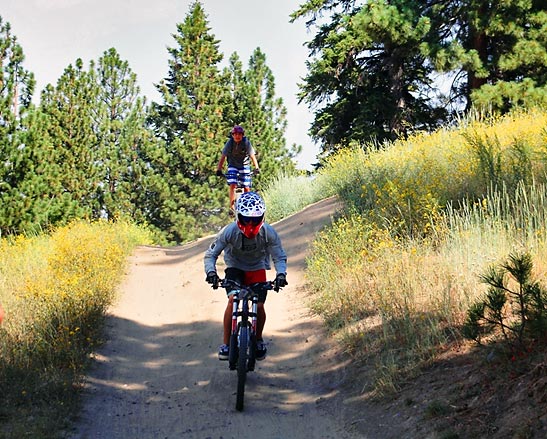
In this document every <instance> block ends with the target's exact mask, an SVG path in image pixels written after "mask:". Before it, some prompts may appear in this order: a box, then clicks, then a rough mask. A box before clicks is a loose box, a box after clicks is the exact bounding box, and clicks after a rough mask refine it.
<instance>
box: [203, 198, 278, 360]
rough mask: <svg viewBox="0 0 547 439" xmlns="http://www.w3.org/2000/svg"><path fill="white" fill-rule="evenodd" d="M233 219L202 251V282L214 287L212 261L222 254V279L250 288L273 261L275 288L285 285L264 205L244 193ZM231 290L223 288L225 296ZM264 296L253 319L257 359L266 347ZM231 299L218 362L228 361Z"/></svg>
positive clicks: (275, 236)
mask: <svg viewBox="0 0 547 439" xmlns="http://www.w3.org/2000/svg"><path fill="white" fill-rule="evenodd" d="M235 210H236V220H235V221H234V222H232V223H231V224H228V225H227V226H225V227H224V228H223V229H222V230H221V231H220V232H219V233H218V235H217V236H216V238H215V240H214V241H213V242H212V243H211V245H210V246H209V248H208V249H207V250H206V251H205V256H204V259H203V261H204V267H205V273H206V274H207V277H206V279H205V281H206V282H208V283H210V284H211V285H213V288H216V287H218V283H219V281H220V279H219V277H218V275H217V271H216V262H217V259H218V257H219V256H220V254H221V253H222V251H224V261H225V263H226V267H227V268H226V269H225V273H226V274H225V278H226V279H231V280H234V281H236V282H239V283H240V284H243V285H251V284H253V283H256V282H266V270H269V269H270V268H271V267H270V259H271V260H272V261H273V264H274V267H275V271H276V273H277V276H276V278H275V288H276V289H279V288H282V287H284V286H286V285H287V256H286V254H285V250H284V249H283V246H282V244H281V239H280V238H279V235H278V234H277V232H276V231H275V229H274V228H273V227H272V226H271V225H270V224H268V223H266V222H264V213H265V212H266V205H265V203H264V200H263V199H262V197H261V196H260V195H258V194H257V193H256V192H245V193H243V194H241V196H240V197H239V198H238V200H237V203H236V206H235ZM230 291H231V289H230V290H228V289H227V291H226V292H227V293H228V294H229V292H230ZM266 296H267V293H266V292H263V293H261V294H260V296H259V298H258V316H257V328H256V338H257V360H263V359H264V358H266V352H267V348H266V344H265V343H264V339H263V336H262V331H263V329H264V324H265V323H266V311H265V310H264V302H265V301H266ZM232 306H233V296H232V295H228V304H227V306H226V310H225V311H224V320H223V323H224V338H223V344H222V345H221V346H220V348H219V351H218V358H219V360H228V356H229V345H228V344H229V340H230V332H231V320H232Z"/></svg>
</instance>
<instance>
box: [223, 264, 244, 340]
mask: <svg viewBox="0 0 547 439" xmlns="http://www.w3.org/2000/svg"><path fill="white" fill-rule="evenodd" d="M224 273H225V278H226V279H231V280H234V281H236V282H238V283H243V280H244V276H245V272H244V271H243V270H240V269H239V268H235V267H228V268H226V270H224ZM228 292H229V291H226V293H228ZM233 303H234V298H233V296H229V297H228V304H227V305H226V309H225V310H224V319H223V323H224V336H223V343H224V344H228V343H229V342H230V333H231V332H232V307H233Z"/></svg>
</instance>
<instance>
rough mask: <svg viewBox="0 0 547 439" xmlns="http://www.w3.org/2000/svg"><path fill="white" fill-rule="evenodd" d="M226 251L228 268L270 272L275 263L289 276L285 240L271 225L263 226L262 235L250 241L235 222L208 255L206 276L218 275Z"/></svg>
mask: <svg viewBox="0 0 547 439" xmlns="http://www.w3.org/2000/svg"><path fill="white" fill-rule="evenodd" d="M223 250H224V262H225V263H226V266H227V267H228V268H230V267H234V268H239V269H240V270H243V271H255V270H261V269H265V270H269V269H270V268H271V266H270V259H271V260H272V261H273V264H274V267H275V271H276V273H287V255H286V254H285V250H284V249H283V246H282V245H281V239H280V238H279V235H278V234H277V232H276V231H275V230H274V228H273V227H272V226H270V225H269V224H268V223H264V224H262V227H261V228H260V232H259V233H258V235H257V236H256V237H254V238H253V239H248V238H246V237H245V236H244V235H243V233H241V230H239V228H238V227H237V224H236V222H235V221H234V222H233V223H230V224H228V225H227V226H226V227H224V228H223V229H222V230H221V231H220V232H219V233H218V235H217V236H216V238H215V240H214V241H213V242H212V243H211V245H210V246H209V248H208V249H207V250H206V251H205V256H204V258H203V263H204V267H205V273H209V272H210V271H216V262H217V259H218V257H219V256H220V254H221V253H222V251H223Z"/></svg>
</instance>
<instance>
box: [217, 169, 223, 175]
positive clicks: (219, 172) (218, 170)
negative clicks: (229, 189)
mask: <svg viewBox="0 0 547 439" xmlns="http://www.w3.org/2000/svg"><path fill="white" fill-rule="evenodd" d="M217 177H224V174H223V173H222V171H221V170H220V169H217Z"/></svg>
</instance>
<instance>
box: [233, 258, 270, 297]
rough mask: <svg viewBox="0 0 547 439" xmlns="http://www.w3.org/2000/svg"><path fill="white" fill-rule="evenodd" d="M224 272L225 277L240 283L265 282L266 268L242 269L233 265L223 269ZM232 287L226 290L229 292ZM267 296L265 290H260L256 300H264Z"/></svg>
mask: <svg viewBox="0 0 547 439" xmlns="http://www.w3.org/2000/svg"><path fill="white" fill-rule="evenodd" d="M224 273H226V276H225V277H226V279H231V280H233V281H236V282H237V283H239V284H241V285H250V284H253V283H256V282H266V270H257V271H244V270H240V269H239V268H235V267H228V268H227V269H226V270H224ZM232 289H233V288H230V289H226V292H227V293H229V292H230V291H232ZM267 296H268V292H267V291H261V292H260V293H259V294H258V301H259V302H260V303H264V302H266V297H267Z"/></svg>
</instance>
